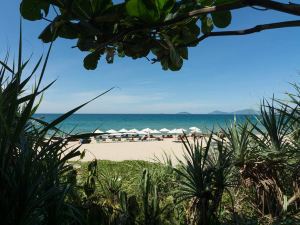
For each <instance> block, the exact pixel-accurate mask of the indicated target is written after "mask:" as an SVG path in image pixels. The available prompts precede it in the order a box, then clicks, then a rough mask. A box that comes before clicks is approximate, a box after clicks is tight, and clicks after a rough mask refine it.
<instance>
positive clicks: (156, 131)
mask: <svg viewBox="0 0 300 225" xmlns="http://www.w3.org/2000/svg"><path fill="white" fill-rule="evenodd" d="M160 133H161V132H160V131H158V130H152V131H151V132H150V134H160Z"/></svg>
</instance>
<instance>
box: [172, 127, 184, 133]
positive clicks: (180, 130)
mask: <svg viewBox="0 0 300 225" xmlns="http://www.w3.org/2000/svg"><path fill="white" fill-rule="evenodd" d="M185 131H186V130H185V129H183V128H179V129H174V130H171V131H170V132H169V133H171V134H183V133H184V132H185Z"/></svg>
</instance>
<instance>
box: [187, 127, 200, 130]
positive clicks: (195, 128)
mask: <svg viewBox="0 0 300 225" xmlns="http://www.w3.org/2000/svg"><path fill="white" fill-rule="evenodd" d="M189 129H190V130H200V129H199V128H198V127H190V128H189Z"/></svg>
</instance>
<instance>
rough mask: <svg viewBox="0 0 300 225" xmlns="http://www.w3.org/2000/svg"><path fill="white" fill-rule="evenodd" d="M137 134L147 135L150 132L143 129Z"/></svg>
mask: <svg viewBox="0 0 300 225" xmlns="http://www.w3.org/2000/svg"><path fill="white" fill-rule="evenodd" d="M137 134H140V135H146V134H148V133H147V132H145V131H142V130H141V131H138V132H137Z"/></svg>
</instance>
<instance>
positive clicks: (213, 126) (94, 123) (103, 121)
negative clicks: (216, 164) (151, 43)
mask: <svg viewBox="0 0 300 225" xmlns="http://www.w3.org/2000/svg"><path fill="white" fill-rule="evenodd" d="M60 115H62V114H61V113H36V114H34V116H35V117H37V118H41V119H43V120H45V121H47V122H51V121H53V120H54V119H56V118H57V117H59V116H60ZM247 118H250V119H251V120H252V121H254V120H255V114H248V115H246V114H167V113H164V114H163V113H161V114H153V113H148V114H141V113H139V114H137V113H135V114H133V113H132V114H125V113H77V114H73V115H71V116H70V117H69V118H67V119H66V120H65V121H64V122H63V123H62V124H61V125H59V128H60V129H61V130H63V131H65V132H70V131H73V133H81V132H93V131H94V130H96V129H100V130H102V131H106V130H109V129H114V130H120V129H123V128H125V129H138V130H142V129H144V128H150V129H158V130H159V129H162V128H167V129H176V128H183V129H186V130H187V131H188V130H189V128H190V127H194V126H195V127H198V128H200V129H201V130H202V131H203V132H207V131H210V130H218V129H220V128H225V127H226V126H228V125H230V124H231V123H232V122H233V121H234V119H236V121H237V122H243V121H246V119H247Z"/></svg>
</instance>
